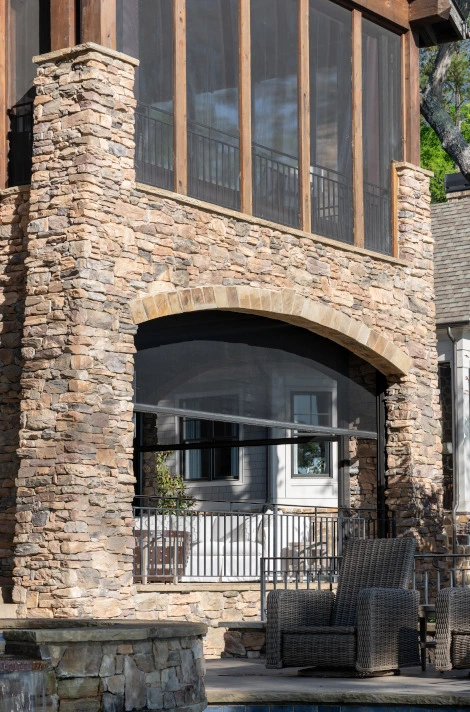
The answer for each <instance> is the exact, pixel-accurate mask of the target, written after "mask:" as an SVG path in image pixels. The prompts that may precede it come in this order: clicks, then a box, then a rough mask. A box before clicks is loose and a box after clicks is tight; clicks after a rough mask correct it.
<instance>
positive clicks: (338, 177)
mask: <svg viewBox="0 0 470 712" xmlns="http://www.w3.org/2000/svg"><path fill="white" fill-rule="evenodd" d="M351 28H352V24H351V12H350V11H349V10H346V9H344V8H342V7H339V6H338V5H335V4H334V3H332V2H330V0H310V136H311V139H310V160H311V165H310V182H311V198H312V232H314V233H317V234H319V235H326V236H327V237H332V238H334V239H336V240H342V241H343V242H348V243H352V242H353V241H354V237H353V203H352V138H351V126H352V124H351V121H352V119H351V101H352V65H351V53H352V29H351Z"/></svg>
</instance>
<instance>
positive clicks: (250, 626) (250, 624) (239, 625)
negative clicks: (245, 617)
mask: <svg viewBox="0 0 470 712" xmlns="http://www.w3.org/2000/svg"><path fill="white" fill-rule="evenodd" d="M217 627H218V628H233V629H234V630H266V621H219V623H218V624H217Z"/></svg>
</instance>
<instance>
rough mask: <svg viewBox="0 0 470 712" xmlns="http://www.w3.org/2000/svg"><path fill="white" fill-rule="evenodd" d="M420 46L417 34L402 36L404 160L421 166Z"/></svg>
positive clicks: (410, 33) (411, 32)
mask: <svg viewBox="0 0 470 712" xmlns="http://www.w3.org/2000/svg"><path fill="white" fill-rule="evenodd" d="M419 105H420V100H419V46H418V36H417V33H416V32H413V31H412V30H410V31H409V32H406V33H405V34H404V35H402V110H403V136H404V143H403V148H404V151H403V159H404V160H405V161H408V162H409V163H413V164H414V165H416V166H419V164H420V106H419Z"/></svg>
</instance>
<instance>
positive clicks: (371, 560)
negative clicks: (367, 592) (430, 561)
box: [332, 537, 416, 627]
mask: <svg viewBox="0 0 470 712" xmlns="http://www.w3.org/2000/svg"><path fill="white" fill-rule="evenodd" d="M415 548H416V542H415V540H414V539H413V538H411V537H403V538H402V539H372V540H370V539H369V540H366V541H349V542H348V543H347V545H346V549H345V552H344V555H343V561H342V564H341V570H340V575H339V585H338V591H337V594H336V599H335V605H334V609H333V620H332V623H333V625H334V626H354V627H355V626H356V623H357V597H358V595H359V592H360V591H362V590H363V589H364V588H404V589H406V588H408V583H409V581H410V578H411V574H412V572H413V557H414V552H415Z"/></svg>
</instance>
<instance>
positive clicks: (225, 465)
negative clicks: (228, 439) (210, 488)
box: [212, 447, 238, 480]
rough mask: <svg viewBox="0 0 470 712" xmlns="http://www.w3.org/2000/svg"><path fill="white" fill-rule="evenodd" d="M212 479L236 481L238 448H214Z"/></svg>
mask: <svg viewBox="0 0 470 712" xmlns="http://www.w3.org/2000/svg"><path fill="white" fill-rule="evenodd" d="M212 452H213V456H214V472H213V479H214V480H221V479H227V478H228V477H232V478H234V479H238V448H228V447H225V448H215V450H213V451H212Z"/></svg>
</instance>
